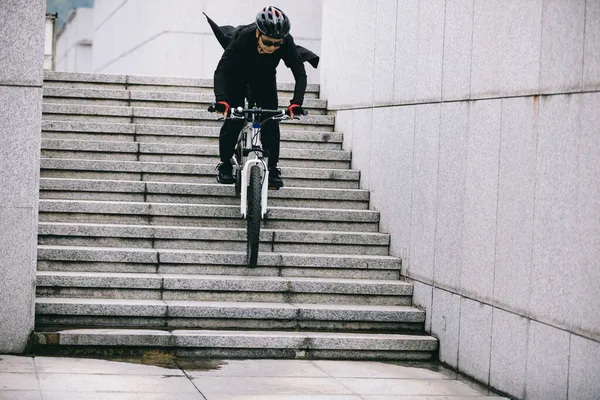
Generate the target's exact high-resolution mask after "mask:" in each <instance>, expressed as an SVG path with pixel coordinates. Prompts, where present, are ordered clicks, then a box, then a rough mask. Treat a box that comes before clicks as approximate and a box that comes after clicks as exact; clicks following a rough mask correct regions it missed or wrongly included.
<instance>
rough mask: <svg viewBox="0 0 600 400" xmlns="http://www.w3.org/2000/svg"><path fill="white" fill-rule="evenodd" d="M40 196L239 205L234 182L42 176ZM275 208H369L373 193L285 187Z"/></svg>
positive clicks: (273, 201)
mask: <svg viewBox="0 0 600 400" xmlns="http://www.w3.org/2000/svg"><path fill="white" fill-rule="evenodd" d="M40 198H41V199H55V200H95V201H133V202H149V203H174V204H223V205H239V204H240V198H239V196H236V195H235V189H234V187H233V185H220V184H216V183H215V184H194V183H163V182H141V181H112V180H92V179H59V178H41V179H40ZM269 205H270V206H273V207H308V208H338V209H351V210H368V209H369V192H368V191H367V190H360V189H312V188H294V187H284V188H281V189H280V190H272V191H270V192H269Z"/></svg>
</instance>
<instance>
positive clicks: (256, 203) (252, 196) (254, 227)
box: [246, 165, 262, 268]
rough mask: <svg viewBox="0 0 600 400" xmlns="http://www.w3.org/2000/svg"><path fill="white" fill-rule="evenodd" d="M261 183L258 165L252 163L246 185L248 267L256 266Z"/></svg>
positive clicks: (260, 210) (260, 209)
mask: <svg viewBox="0 0 600 400" xmlns="http://www.w3.org/2000/svg"><path fill="white" fill-rule="evenodd" d="M261 192H262V185H261V176H260V167H259V166H258V165H253V166H252V168H250V185H249V187H248V210H247V211H248V212H247V215H246V220H247V221H248V234H247V242H248V246H247V251H246V263H247V265H248V267H250V268H254V267H256V262H257V260H258V245H259V237H260V220H261V212H262V207H261V200H262V196H261V194H262V193H261Z"/></svg>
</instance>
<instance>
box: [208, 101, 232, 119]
mask: <svg viewBox="0 0 600 400" xmlns="http://www.w3.org/2000/svg"><path fill="white" fill-rule="evenodd" d="M230 109H231V107H230V106H229V104H227V102H226V101H218V102H216V103H215V104H212V105H211V106H210V107H208V111H210V112H214V111H217V112H219V113H221V114H223V115H224V116H228V115H229V110H230Z"/></svg>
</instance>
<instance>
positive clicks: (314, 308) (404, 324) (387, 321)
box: [35, 297, 425, 332]
mask: <svg viewBox="0 0 600 400" xmlns="http://www.w3.org/2000/svg"><path fill="white" fill-rule="evenodd" d="M35 312H36V328H35V329H36V331H40V330H43V329H45V328H48V327H61V326H62V327H69V328H73V327H77V328H97V327H112V328H146V329H160V328H171V329H173V328H174V329H182V328H184V329H185V328H189V329H259V330H317V331H322V330H326V331H344V330H345V331H348V330H351V331H357V332H358V331H362V332H391V331H393V332H417V331H419V330H422V329H423V324H424V322H425V312H423V311H421V310H419V309H417V308H415V307H410V306H378V305H356V304H308V303H290V302H283V303H269V302H267V303H254V302H217V301H183V300H139V299H134V300H129V299H98V298H93V299H89V298H64V297H46V298H37V299H36V306H35Z"/></svg>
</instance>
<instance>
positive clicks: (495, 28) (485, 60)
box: [470, 0, 506, 99]
mask: <svg viewBox="0 0 600 400" xmlns="http://www.w3.org/2000/svg"><path fill="white" fill-rule="evenodd" d="M505 12H506V11H505V10H504V9H503V3H500V2H494V3H490V2H488V1H485V0H475V1H474V3H473V13H474V17H473V37H472V45H471V46H472V50H471V94H470V97H471V98H472V99H478V98H482V97H491V96H498V95H499V94H500V76H501V73H502V56H503V55H504V51H503V44H504V41H503V40H498V39H499V38H502V37H503V35H504V32H502V26H501V25H502V22H503V21H502V14H503V13H505Z"/></svg>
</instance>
